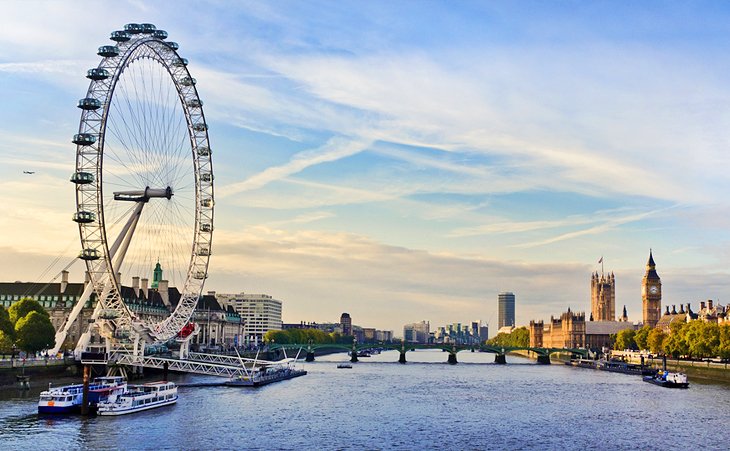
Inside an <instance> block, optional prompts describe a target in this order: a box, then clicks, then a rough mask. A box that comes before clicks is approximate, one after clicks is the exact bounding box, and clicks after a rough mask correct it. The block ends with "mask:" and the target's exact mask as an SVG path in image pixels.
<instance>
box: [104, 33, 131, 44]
mask: <svg viewBox="0 0 730 451" xmlns="http://www.w3.org/2000/svg"><path fill="white" fill-rule="evenodd" d="M109 39H111V40H112V41H117V42H127V41H129V40H130V39H132V35H131V34H129V33H127V32H126V31H122V30H117V31H112V35H111V37H109Z"/></svg>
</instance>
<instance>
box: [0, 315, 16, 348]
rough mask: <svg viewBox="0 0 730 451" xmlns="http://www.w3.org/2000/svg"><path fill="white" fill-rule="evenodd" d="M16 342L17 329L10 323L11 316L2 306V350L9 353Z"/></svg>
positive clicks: (0, 328) (0, 338) (0, 345)
mask: <svg viewBox="0 0 730 451" xmlns="http://www.w3.org/2000/svg"><path fill="white" fill-rule="evenodd" d="M14 341H15V328H14V327H13V323H12V322H10V315H9V314H8V311H7V310H5V307H3V306H1V305H0V350H3V351H7V350H9V349H10V348H12V346H13V342H14Z"/></svg>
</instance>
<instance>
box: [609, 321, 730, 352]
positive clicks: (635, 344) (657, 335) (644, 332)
mask: <svg viewBox="0 0 730 451" xmlns="http://www.w3.org/2000/svg"><path fill="white" fill-rule="evenodd" d="M614 349H634V350H639V349H648V350H650V351H651V352H652V353H654V354H665V355H669V356H672V357H675V358H677V357H680V356H687V357H689V358H700V359H703V358H712V357H720V358H722V359H730V324H722V325H720V324H717V323H712V322H705V321H690V322H688V323H687V322H684V321H675V322H673V323H671V324H670V325H669V333H668V334H667V333H665V332H664V331H663V330H662V329H660V328H656V327H655V328H652V327H651V326H648V325H646V326H644V327H642V328H641V329H639V330H632V329H625V330H621V331H619V332H618V333H617V334H616V341H615V343H614Z"/></svg>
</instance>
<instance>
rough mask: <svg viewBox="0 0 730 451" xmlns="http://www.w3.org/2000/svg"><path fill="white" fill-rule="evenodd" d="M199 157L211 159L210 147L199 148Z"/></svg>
mask: <svg viewBox="0 0 730 451" xmlns="http://www.w3.org/2000/svg"><path fill="white" fill-rule="evenodd" d="M198 156H199V157H209V156H210V147H207V146H202V147H198Z"/></svg>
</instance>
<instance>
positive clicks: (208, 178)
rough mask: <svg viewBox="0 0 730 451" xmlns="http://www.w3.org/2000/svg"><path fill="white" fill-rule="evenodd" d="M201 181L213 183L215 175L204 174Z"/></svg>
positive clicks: (201, 175)
mask: <svg viewBox="0 0 730 451" xmlns="http://www.w3.org/2000/svg"><path fill="white" fill-rule="evenodd" d="M200 181H201V182H212V181H213V174H211V173H210V172H203V173H202V174H200Z"/></svg>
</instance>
